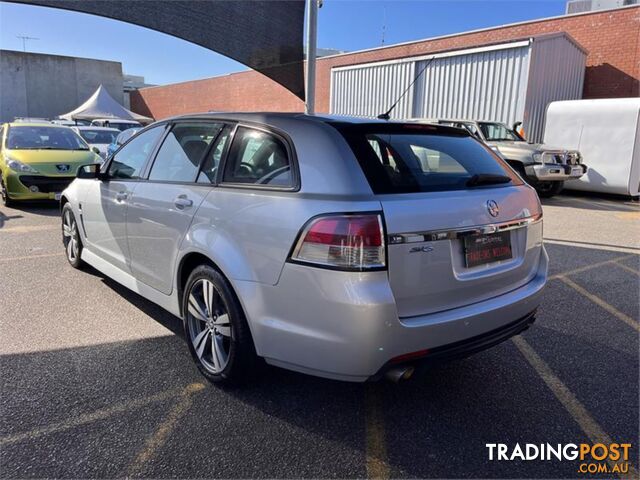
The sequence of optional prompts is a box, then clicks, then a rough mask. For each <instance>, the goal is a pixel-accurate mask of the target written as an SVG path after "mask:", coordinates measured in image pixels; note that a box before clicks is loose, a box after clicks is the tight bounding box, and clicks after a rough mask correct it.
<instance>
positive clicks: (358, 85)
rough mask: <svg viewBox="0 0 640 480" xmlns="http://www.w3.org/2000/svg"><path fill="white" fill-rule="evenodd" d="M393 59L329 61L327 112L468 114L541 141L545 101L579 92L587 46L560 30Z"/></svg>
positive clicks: (403, 115)
mask: <svg viewBox="0 0 640 480" xmlns="http://www.w3.org/2000/svg"><path fill="white" fill-rule="evenodd" d="M434 57H435V58H433V60H432V61H430V60H429V57H421V58H406V59H401V60H397V61H395V62H380V63H377V64H375V63H374V64H367V65H360V66H359V65H355V66H350V67H338V68H334V69H333V70H332V72H331V113H335V114H339V115H354V116H368V117H374V116H376V115H378V114H380V113H381V112H384V111H385V110H387V109H388V108H389V107H390V106H391V105H392V104H393V102H394V101H395V100H396V99H397V98H398V97H399V96H400V95H401V94H402V92H403V91H404V90H405V88H407V86H408V85H409V84H410V83H411V81H412V80H413V78H414V77H415V75H416V74H418V73H419V72H421V71H422V70H423V68H425V66H426V69H425V71H424V73H423V74H422V75H420V77H419V78H418V80H417V81H416V82H415V84H414V85H413V87H412V88H411V89H410V90H409V91H408V92H407V94H406V96H405V97H404V98H403V99H402V100H401V101H400V103H399V104H398V106H397V107H396V109H395V111H394V112H393V115H392V117H393V118H431V119H436V118H460V119H462V118H466V119H473V120H493V121H499V122H504V123H506V124H507V125H512V124H513V123H514V122H515V121H523V124H524V128H525V132H526V134H527V138H528V139H529V140H532V141H541V140H542V136H543V133H544V115H545V110H546V107H547V105H548V104H549V103H550V102H552V101H555V100H568V99H577V98H581V97H582V85H583V81H584V69H585V62H586V53H585V52H584V51H582V50H581V49H580V48H579V47H578V46H577V45H576V44H575V43H574V42H573V41H572V40H571V39H570V38H568V37H567V36H565V35H564V34H556V35H549V36H541V37H534V39H532V40H531V41H528V40H526V41H519V42H512V43H509V44H502V45H494V46H489V47H480V48H476V49H470V50H464V51H459V52H455V51H454V52H445V53H442V54H436V55H434Z"/></svg>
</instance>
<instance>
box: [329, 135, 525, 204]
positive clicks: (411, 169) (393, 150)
mask: <svg viewBox="0 0 640 480" xmlns="http://www.w3.org/2000/svg"><path fill="white" fill-rule="evenodd" d="M338 130H339V131H340V132H341V133H342V134H343V136H344V137H345V139H346V140H347V143H348V144H349V146H350V147H351V149H352V151H353V153H354V154H355V156H356V158H357V160H358V162H359V164H360V166H361V167H362V170H363V172H364V174H365V176H366V177H367V180H368V181H369V184H370V186H371V188H372V190H373V191H374V193H380V194H382V193H414V192H432V191H444V190H464V189H469V188H476V187H485V186H489V185H491V186H493V187H496V186H508V185H519V184H521V183H522V182H521V180H520V179H519V177H518V176H517V175H516V174H515V173H514V172H513V171H512V170H511V168H510V167H509V166H508V165H507V164H506V163H504V161H503V160H501V159H499V158H498V157H497V156H496V155H495V154H493V153H492V152H491V151H490V150H489V149H488V148H487V147H486V146H484V145H483V144H482V143H480V142H479V141H477V140H475V139H474V138H473V137H471V136H469V135H468V134H467V133H466V132H463V131H461V130H459V129H454V128H449V127H426V126H423V127H418V126H414V125H411V126H403V125H398V124H396V125H389V126H388V127H386V128H384V126H380V124H371V125H362V124H360V125H356V126H352V127H343V128H338Z"/></svg>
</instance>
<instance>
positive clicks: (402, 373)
mask: <svg viewBox="0 0 640 480" xmlns="http://www.w3.org/2000/svg"><path fill="white" fill-rule="evenodd" d="M414 371H415V368H413V367H411V366H405V367H395V368H392V369H390V370H387V372H386V373H385V374H384V376H385V378H386V379H387V380H389V381H391V382H393V383H398V382H400V381H401V380H409V379H410V378H411V376H412V375H413V372H414Z"/></svg>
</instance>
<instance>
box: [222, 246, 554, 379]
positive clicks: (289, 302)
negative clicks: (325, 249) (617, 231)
mask: <svg viewBox="0 0 640 480" xmlns="http://www.w3.org/2000/svg"><path fill="white" fill-rule="evenodd" d="M547 267H548V257H547V254H546V251H544V249H542V253H541V255H540V261H539V263H538V269H537V271H536V274H535V275H534V277H533V278H532V279H531V280H530V281H529V282H528V283H527V284H525V285H523V286H521V287H520V288H517V289H515V290H512V291H510V292H508V293H506V294H503V295H500V296H497V297H494V298H490V299H488V300H484V301H481V302H477V303H474V304H472V305H467V306H464V307H460V308H455V309H451V310H446V311H442V312H437V313H433V314H429V315H422V316H417V317H411V318H402V319H401V318H399V317H398V313H397V309H396V304H395V299H394V297H393V293H392V291H391V288H390V285H389V280H388V276H387V272H367V273H357V272H351V273H349V272H336V271H331V270H323V269H318V268H312V267H306V266H301V265H293V264H286V265H285V267H284V269H283V272H282V275H281V277H280V282H279V283H278V285H275V286H267V285H263V284H258V283H256V282H235V281H233V282H232V283H233V284H234V287H235V289H236V292H237V293H238V297H239V298H240V301H241V302H242V304H243V307H244V310H245V312H246V314H247V319H248V321H249V325H250V328H251V331H252V334H253V338H254V341H255V344H256V350H257V352H258V354H259V355H261V356H263V357H264V358H265V359H266V360H267V362H268V363H271V364H273V365H277V366H281V367H284V368H288V369H291V370H296V371H300V372H303V373H308V374H312V375H317V376H322V377H327V378H333V379H338V380H347V381H355V382H362V381H366V380H369V379H371V378H376V377H377V376H378V375H379V374H380V373H381V372H383V371H384V369H385V368H386V366H388V365H389V363H390V362H391V361H392V359H394V358H396V357H398V356H401V355H406V354H408V353H412V352H417V351H421V350H428V351H429V352H431V353H433V356H432V357H431V358H432V359H436V358H437V359H440V360H444V359H447V358H450V357H452V356H455V355H463V356H464V355H469V354H471V353H474V352H475V351H478V350H480V349H484V348H488V347H490V346H491V345H494V344H495V343H498V342H500V341H503V340H505V339H506V338H509V337H510V336H513V335H516V334H517V333H519V332H520V331H522V330H523V329H524V328H525V326H527V325H528V324H530V322H531V321H532V312H535V310H536V308H537V307H538V305H539V304H540V300H541V295H542V290H543V288H544V285H545V283H546V281H547Z"/></svg>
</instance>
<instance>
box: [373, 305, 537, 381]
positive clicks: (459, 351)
mask: <svg viewBox="0 0 640 480" xmlns="http://www.w3.org/2000/svg"><path fill="white" fill-rule="evenodd" d="M535 320H536V311H535V310H534V311H533V312H531V313H529V314H528V315H525V316H524V317H522V318H519V319H518V320H516V321H515V322H513V323H509V324H507V325H505V326H503V327H500V328H497V329H496V330H491V331H490V332H487V333H483V334H481V335H478V336H476V337H471V338H468V339H465V340H460V341H458V342H454V343H452V344H449V345H443V346H441V347H436V348H432V349H430V350H427V351H425V352H424V354H423V355H421V356H420V357H419V358H416V359H414V360H407V361H406V362H393V361H390V362H387V363H386V364H385V365H384V366H383V367H382V368H381V369H380V371H379V372H378V373H377V374H376V375H374V376H373V377H371V380H378V379H380V378H381V377H382V376H383V375H384V374H385V373H386V372H387V371H388V370H389V369H391V368H393V367H398V366H399V365H413V366H416V367H428V366H431V365H434V364H438V363H444V362H449V361H452V360H457V359H461V358H465V357H468V356H470V355H473V354H475V353H478V352H481V351H483V350H487V349H488V348H491V347H493V346H495V345H498V344H499V343H502V342H504V341H506V340H508V339H510V338H511V337H514V336H516V335H519V334H520V333H522V332H524V331H525V330H527V329H528V328H529V327H530V326H531V325H532V324H533V322H535Z"/></svg>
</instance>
